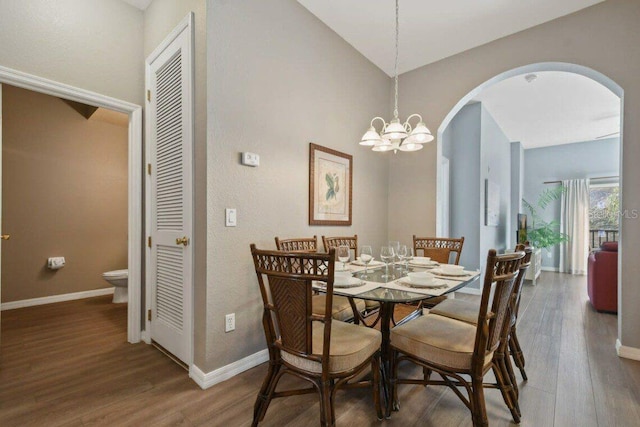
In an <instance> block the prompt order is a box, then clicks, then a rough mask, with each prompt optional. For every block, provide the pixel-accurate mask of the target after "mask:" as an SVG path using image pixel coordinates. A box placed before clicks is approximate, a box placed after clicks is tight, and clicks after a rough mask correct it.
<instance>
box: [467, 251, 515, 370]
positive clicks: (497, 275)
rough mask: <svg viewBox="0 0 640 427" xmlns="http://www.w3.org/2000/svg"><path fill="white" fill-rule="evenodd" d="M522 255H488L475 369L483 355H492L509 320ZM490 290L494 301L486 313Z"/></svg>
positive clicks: (478, 366)
mask: <svg viewBox="0 0 640 427" xmlns="http://www.w3.org/2000/svg"><path fill="white" fill-rule="evenodd" d="M524 255H525V254H524V252H515V253H510V254H504V255H497V254H496V251H495V250H494V249H491V250H490V251H489V254H488V256H487V267H486V272H485V279H484V285H483V288H482V298H481V302H480V312H479V315H478V329H477V333H476V342H475V348H474V358H476V367H477V368H481V367H482V365H483V364H484V359H485V355H486V353H489V352H493V351H495V350H496V349H497V348H498V345H499V344H500V339H501V337H502V332H503V331H504V328H505V326H506V324H505V323H506V322H508V320H509V303H510V301H511V296H512V292H513V288H514V286H515V284H516V279H517V277H518V273H519V267H520V263H521V262H522V259H523V258H524ZM494 284H495V285H494ZM494 286H495V287H494ZM492 287H494V290H493V299H492V303H491V310H489V307H488V306H489V300H490V294H491V290H492Z"/></svg>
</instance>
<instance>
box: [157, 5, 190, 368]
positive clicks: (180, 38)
mask: <svg viewBox="0 0 640 427" xmlns="http://www.w3.org/2000/svg"><path fill="white" fill-rule="evenodd" d="M192 20H193V17H192V15H189V16H188V17H187V18H185V20H184V21H183V23H182V24H181V25H180V26H179V27H178V28H176V29H175V30H174V31H173V32H172V33H171V34H170V35H169V36H168V37H167V39H165V41H164V42H163V43H162V44H161V45H160V46H159V47H158V48H157V49H156V50H155V51H154V53H153V54H151V55H150V57H149V58H148V59H147V90H148V92H147V102H148V105H147V107H148V108H147V120H148V125H149V127H148V128H147V131H148V138H149V139H148V156H149V166H148V172H149V175H148V176H149V179H148V181H147V182H148V183H149V187H148V188H149V189H150V200H149V201H150V206H149V208H150V209H149V210H148V212H149V214H150V218H149V219H150V221H147V224H148V225H149V237H150V238H149V242H148V243H149V245H148V246H149V253H148V255H149V256H148V262H147V266H148V267H149V268H148V270H147V278H148V279H147V284H148V286H149V289H150V291H151V292H150V297H151V298H150V299H151V301H149V302H148V303H147V304H148V306H149V303H150V308H151V311H150V313H149V314H150V315H149V316H148V320H149V323H148V326H149V328H150V337H151V340H153V341H155V342H156V343H158V344H159V345H161V346H162V347H164V348H165V349H166V350H168V351H169V352H170V353H172V354H173V355H174V356H176V357H177V358H178V359H180V360H181V361H183V362H185V363H186V364H190V363H191V358H192V319H193V315H192V306H193V302H192V295H193V254H192V252H193V250H192V248H193V241H192V239H193V236H192V229H193V65H192V64H193V62H192V58H193V55H192V46H193V42H192V40H193V33H192V28H193V25H192Z"/></svg>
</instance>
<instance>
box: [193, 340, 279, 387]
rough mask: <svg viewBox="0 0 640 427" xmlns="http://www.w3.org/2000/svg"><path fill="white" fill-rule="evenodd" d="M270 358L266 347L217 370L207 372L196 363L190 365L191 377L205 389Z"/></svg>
mask: <svg viewBox="0 0 640 427" xmlns="http://www.w3.org/2000/svg"><path fill="white" fill-rule="evenodd" d="M268 360H269V351H268V350H267V349H266V348H265V349H264V350H261V351H259V352H257V353H254V354H252V355H250V356H247V357H245V358H244V359H240V360H238V361H236V362H233V363H230V364H228V365H227V366H223V367H222V368H219V369H216V370H215V371H212V372H207V373H206V374H205V373H204V372H202V370H200V368H198V367H197V366H196V365H191V366H190V367H189V377H191V379H193V381H195V383H196V384H198V385H199V386H200V388H202V389H203V390H205V389H208V388H209V387H212V386H214V385H216V384H218V383H221V382H222V381H226V380H228V379H229V378H231V377H234V376H236V375H238V374H240V373H242V372H244V371H247V370H249V369H251V368H253V367H256V366H258V365H259V364H261V363H264V362H266V361H268Z"/></svg>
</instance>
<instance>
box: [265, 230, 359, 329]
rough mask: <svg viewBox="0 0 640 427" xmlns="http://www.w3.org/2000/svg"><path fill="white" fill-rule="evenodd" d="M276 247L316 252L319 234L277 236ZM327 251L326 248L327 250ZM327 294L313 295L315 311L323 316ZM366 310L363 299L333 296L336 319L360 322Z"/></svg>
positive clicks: (333, 312)
mask: <svg viewBox="0 0 640 427" xmlns="http://www.w3.org/2000/svg"><path fill="white" fill-rule="evenodd" d="M275 240H276V248H278V250H279V251H283V252H306V253H315V252H317V250H318V236H313V237H297V238H292V239H280V238H279V237H276V238H275ZM325 251H326V250H325ZM325 303H326V295H325V294H316V295H314V297H313V312H314V313H315V314H317V315H320V316H322V315H323V314H324V310H325V307H326V304H325ZM365 310H366V305H365V302H364V301H362V300H354V299H353V298H348V297H343V296H335V297H333V305H332V310H331V315H332V316H333V318H334V319H337V320H342V321H349V320H352V321H353V322H354V323H360V321H361V319H362V316H361V313H362V312H363V311H365Z"/></svg>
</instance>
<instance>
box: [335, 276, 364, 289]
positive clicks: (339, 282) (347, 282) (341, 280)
mask: <svg viewBox="0 0 640 427" xmlns="http://www.w3.org/2000/svg"><path fill="white" fill-rule="evenodd" d="M362 285H364V282H363V281H362V280H361V279H358V278H357V277H334V278H333V287H334V288H355V287H358V286H362Z"/></svg>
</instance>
